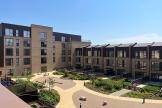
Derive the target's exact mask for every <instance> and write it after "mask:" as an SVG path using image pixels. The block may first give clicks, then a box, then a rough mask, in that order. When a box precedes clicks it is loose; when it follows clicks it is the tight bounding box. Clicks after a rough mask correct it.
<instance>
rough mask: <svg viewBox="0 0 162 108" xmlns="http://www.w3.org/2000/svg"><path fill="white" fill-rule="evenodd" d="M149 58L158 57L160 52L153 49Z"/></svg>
mask: <svg viewBox="0 0 162 108" xmlns="http://www.w3.org/2000/svg"><path fill="white" fill-rule="evenodd" d="M151 58H156V59H158V58H160V53H159V50H154V51H152V52H151Z"/></svg>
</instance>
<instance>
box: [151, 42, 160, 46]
mask: <svg viewBox="0 0 162 108" xmlns="http://www.w3.org/2000/svg"><path fill="white" fill-rule="evenodd" d="M152 46H162V42H153V44H152Z"/></svg>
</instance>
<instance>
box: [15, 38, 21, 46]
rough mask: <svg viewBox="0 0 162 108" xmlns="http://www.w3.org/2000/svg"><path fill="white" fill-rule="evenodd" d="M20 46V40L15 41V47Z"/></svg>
mask: <svg viewBox="0 0 162 108" xmlns="http://www.w3.org/2000/svg"><path fill="white" fill-rule="evenodd" d="M19 44H20V40H19V39H16V46H17V47H18V46H19Z"/></svg>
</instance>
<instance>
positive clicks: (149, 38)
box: [108, 33, 162, 43]
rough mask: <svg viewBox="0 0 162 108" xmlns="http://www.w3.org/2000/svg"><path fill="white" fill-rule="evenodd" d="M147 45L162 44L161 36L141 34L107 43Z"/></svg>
mask: <svg viewBox="0 0 162 108" xmlns="http://www.w3.org/2000/svg"><path fill="white" fill-rule="evenodd" d="M134 42H137V43H149V42H162V36H160V35H159V34H157V33H150V34H142V35H136V36H131V37H127V38H126V37H124V38H122V37H120V38H118V39H112V40H111V39H110V40H108V43H134Z"/></svg>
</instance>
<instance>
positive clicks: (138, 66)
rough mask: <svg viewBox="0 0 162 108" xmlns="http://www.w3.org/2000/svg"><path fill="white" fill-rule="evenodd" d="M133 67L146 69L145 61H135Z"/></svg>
mask: <svg viewBox="0 0 162 108" xmlns="http://www.w3.org/2000/svg"><path fill="white" fill-rule="evenodd" d="M135 67H136V69H141V70H146V68H147V63H146V62H144V61H136V64H135Z"/></svg>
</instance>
